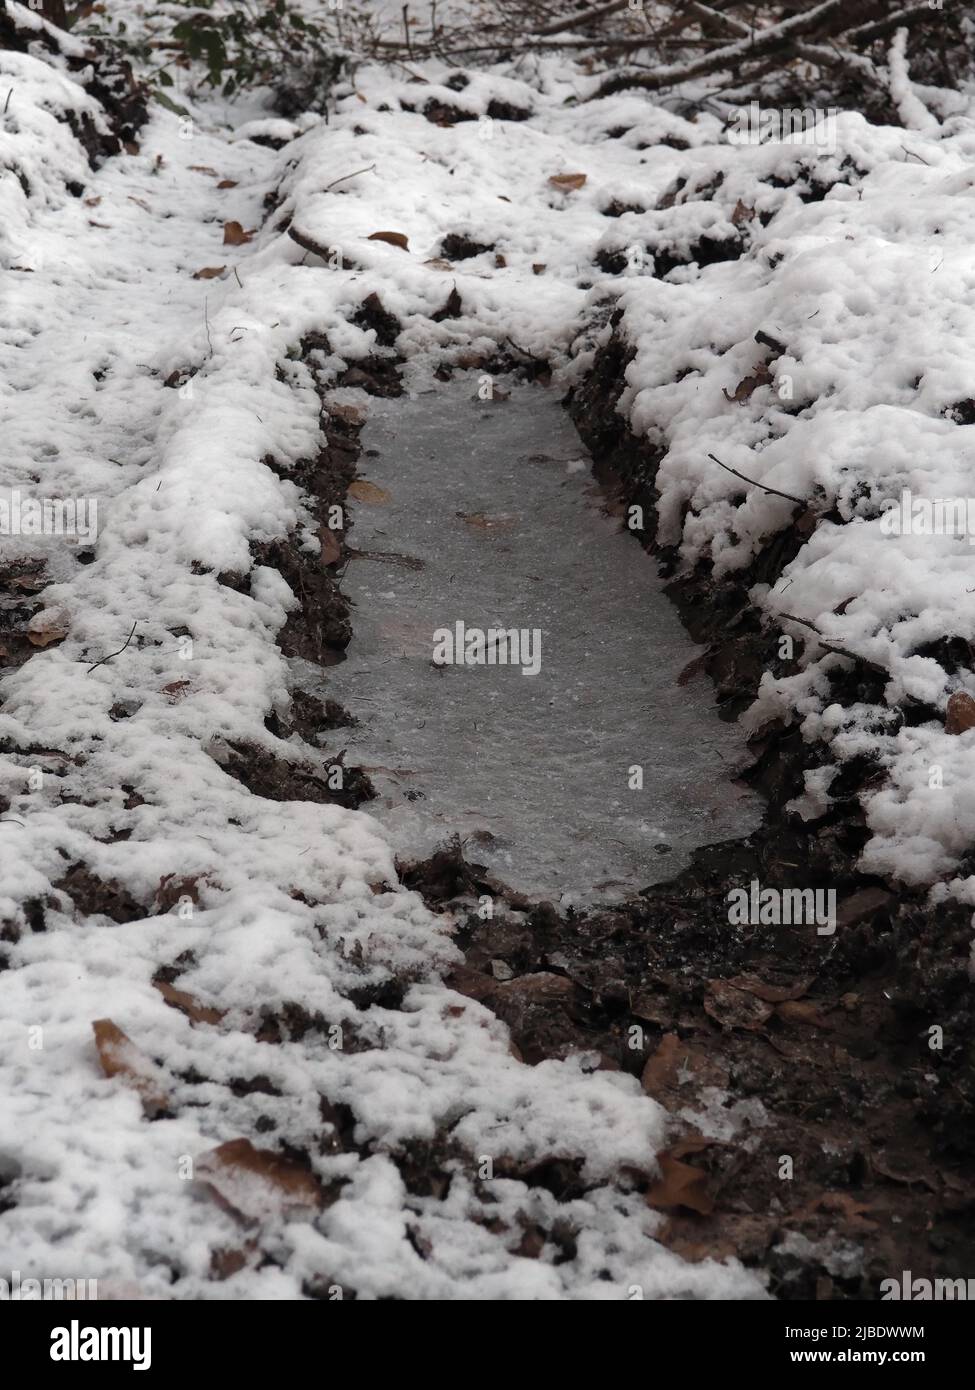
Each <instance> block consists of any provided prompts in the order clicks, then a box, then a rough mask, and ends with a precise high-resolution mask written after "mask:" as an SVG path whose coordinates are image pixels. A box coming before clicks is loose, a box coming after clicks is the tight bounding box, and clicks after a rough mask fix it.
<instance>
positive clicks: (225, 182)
mask: <svg viewBox="0 0 975 1390" xmlns="http://www.w3.org/2000/svg"><path fill="white" fill-rule="evenodd" d="M217 187H218V188H236V187H237V180H236V179H221V180H220V182H219V183H218V184H217Z"/></svg>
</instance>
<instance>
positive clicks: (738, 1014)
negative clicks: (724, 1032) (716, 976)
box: [704, 980, 772, 1032]
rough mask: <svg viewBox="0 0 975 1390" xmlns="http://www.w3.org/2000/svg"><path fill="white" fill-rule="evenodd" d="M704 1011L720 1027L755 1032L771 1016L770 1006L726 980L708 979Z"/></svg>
mask: <svg viewBox="0 0 975 1390" xmlns="http://www.w3.org/2000/svg"><path fill="white" fill-rule="evenodd" d="M704 1012H705V1013H706V1014H708V1015H709V1016H710V1017H711V1018H713V1019H714V1021H715V1023H720V1025H721V1027H722V1028H745V1029H747V1030H748V1031H749V1032H755V1031H756V1030H757V1029H759V1028H761V1027H762V1026H763V1024H765V1023H766V1021H767V1020H768V1019H769V1018H771V1016H772V1006H771V1004H766V1003H765V1002H764V1000H762V999H757V998H756V997H755V995H754V994H749V993H748V991H747V990H743V989H736V988H735V986H734V985H733V984H731V983H730V982H729V981H728V980H708V987H707V991H706V993H705V995H704Z"/></svg>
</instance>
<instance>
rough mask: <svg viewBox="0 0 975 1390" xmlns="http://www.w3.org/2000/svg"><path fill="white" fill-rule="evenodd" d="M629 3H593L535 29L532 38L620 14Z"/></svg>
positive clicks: (620, 0)
mask: <svg viewBox="0 0 975 1390" xmlns="http://www.w3.org/2000/svg"><path fill="white" fill-rule="evenodd" d="M628 5H629V0H613V3H612V4H610V5H593V6H592V8H591V9H588V10H577V11H576V13H575V14H567V15H563V17H562V18H561V19H558V20H556V21H555V23H554V24H547V25H546V26H545V28H544V29H535V30H534V31H533V32H532V33H531V35H530V36H529V37H530V38H533V39H544V38H548V37H549V36H550V35H551V34H562V33H564V32H565V30H566V29H576V28H578V27H581V26H582V25H583V24H591V23H593V21H594V20H597V19H604V18H606V16H608V15H611V14H618V13H619V12H620V10H625V9H626V8H627V7H628Z"/></svg>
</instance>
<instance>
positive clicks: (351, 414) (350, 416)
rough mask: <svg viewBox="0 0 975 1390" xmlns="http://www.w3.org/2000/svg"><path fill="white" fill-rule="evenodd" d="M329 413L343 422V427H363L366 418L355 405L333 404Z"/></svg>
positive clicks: (329, 408)
mask: <svg viewBox="0 0 975 1390" xmlns="http://www.w3.org/2000/svg"><path fill="white" fill-rule="evenodd" d="M328 413H329V415H330V416H334V417H335V419H336V420H341V421H342V423H343V425H361V424H362V421H363V418H364V417H363V414H362V411H361V410H359V408H358V407H357V406H354V405H339V404H337V403H333V404H331V405H330V406H329V407H328Z"/></svg>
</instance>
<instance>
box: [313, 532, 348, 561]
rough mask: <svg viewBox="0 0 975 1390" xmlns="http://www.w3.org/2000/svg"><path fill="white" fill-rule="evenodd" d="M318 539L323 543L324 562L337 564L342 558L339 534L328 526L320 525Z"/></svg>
mask: <svg viewBox="0 0 975 1390" xmlns="http://www.w3.org/2000/svg"><path fill="white" fill-rule="evenodd" d="M318 539H319V540H320V541H321V544H322V564H323V565H337V564H338V562H339V560H341V558H342V546H341V544H340V542H339V538H338V536H336V534H335V532H334V531H333V530H332V529H331V528H330V527H328V526H319V528H318Z"/></svg>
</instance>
